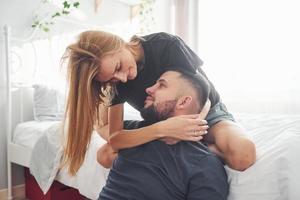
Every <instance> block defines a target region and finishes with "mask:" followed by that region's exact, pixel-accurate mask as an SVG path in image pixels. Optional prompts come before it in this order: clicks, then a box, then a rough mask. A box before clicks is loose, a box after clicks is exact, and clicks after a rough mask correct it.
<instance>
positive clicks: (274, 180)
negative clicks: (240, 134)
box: [14, 114, 300, 200]
mask: <svg viewBox="0 0 300 200" xmlns="http://www.w3.org/2000/svg"><path fill="white" fill-rule="evenodd" d="M235 116H236V118H237V120H238V121H239V122H240V123H241V124H242V125H243V126H244V127H245V129H246V130H247V133H248V135H249V137H251V138H252V140H253V141H254V143H255V144H256V147H257V162H256V163H255V164H254V165H253V166H251V167H250V168H249V169H247V170H246V171H244V172H238V171H235V170H232V169H230V168H228V167H226V170H227V173H228V180H229V182H230V193H229V197H228V200H257V199H258V200H277V199H278V200H282V199H290V200H294V199H295V200H296V199H300V171H299V170H298V167H299V166H300V116H299V115H254V114H253V115H249V114H236V115H235ZM56 123H57V122H56ZM51 126H52V127H53V126H55V122H49V123H48V122H46V123H41V122H26V123H24V124H20V125H19V126H18V127H19V128H17V129H16V131H15V135H14V141H15V143H17V144H20V145H24V146H28V147H31V148H32V147H33V146H34V143H35V141H34V140H36V141H37V140H38V138H39V137H40V136H41V135H42V134H43V133H42V132H43V131H46V130H47V129H48V128H49V127H51ZM32 127H35V128H36V130H35V131H29V132H30V134H28V133H27V132H26V131H27V130H31V128H32ZM35 128H34V129H35ZM104 142H105V141H104V140H103V139H101V138H100V137H99V136H98V135H97V134H94V135H93V139H92V142H91V145H90V147H89V149H88V153H87V156H86V159H85V161H84V164H83V165H82V167H81V168H80V170H79V172H78V174H77V176H75V177H70V176H69V175H68V174H67V172H66V170H64V169H63V170H60V172H59V174H58V175H57V177H56V179H57V180H58V181H60V182H62V183H64V184H66V185H69V186H71V187H74V188H78V189H79V191H80V193H81V194H83V195H85V196H87V197H88V198H91V199H97V197H98V194H99V192H100V191H101V189H102V186H103V185H104V184H105V180H106V177H107V174H108V170H107V169H104V168H103V167H101V166H100V165H99V164H98V163H97V161H96V151H97V149H98V148H99V147H100V146H101V145H102V144H103V143H104Z"/></svg>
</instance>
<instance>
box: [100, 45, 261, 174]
mask: <svg viewBox="0 0 300 200" xmlns="http://www.w3.org/2000/svg"><path fill="white" fill-rule="evenodd" d="M134 55H136V56H134ZM143 55H144V54H143V50H142V48H141V47H140V48H138V49H137V51H136V52H135V53H134V54H132V53H131V51H129V50H128V49H126V48H125V47H124V49H122V50H121V51H120V52H119V53H114V54H108V55H107V56H104V57H103V58H102V61H101V63H100V72H99V74H98V75H97V77H96V79H97V80H98V81H101V82H107V81H111V82H119V81H121V82H127V80H131V79H134V78H135V77H136V75H137V65H136V63H137V62H138V61H139V60H141V59H142V58H143ZM175 82H176V81H175ZM156 84H157V83H156ZM153 87H156V86H155V85H154V86H153ZM146 91H147V90H146ZM172 92H175V91H172ZM172 92H170V94H172ZM158 98H159V97H158ZM151 101H153V99H151V96H150V97H149V98H148V97H147V99H146V102H145V104H146V105H147V104H148V103H151ZM123 110H124V108H123V104H118V105H114V106H111V107H109V108H108V116H107V119H102V120H103V126H101V127H98V131H99V132H100V131H101V130H108V133H107V136H106V137H107V138H108V141H109V143H110V146H111V148H112V149H113V152H117V151H118V150H119V149H124V148H130V147H135V146H138V145H141V144H144V143H147V142H150V141H153V140H156V139H162V138H173V139H175V142H176V140H187V141H199V140H200V139H202V138H203V137H202V134H203V131H205V130H207V128H206V127H205V125H203V126H199V124H202V119H201V118H199V114H198V115H182V116H174V117H171V118H169V119H167V120H164V121H161V122H158V123H155V124H153V125H150V126H147V127H143V128H139V129H134V130H124V129H123ZM107 126H108V127H107ZM195 131H196V132H197V133H198V134H197V137H195V135H193V133H194V132H195ZM244 132H245V131H244V130H243V129H242V128H241V127H240V126H238V125H237V124H236V123H234V122H231V121H226V120H224V121H221V122H219V123H217V124H215V125H213V126H212V127H210V128H209V129H208V136H206V138H205V139H206V140H207V141H208V142H209V143H210V146H209V147H210V148H211V150H212V151H214V152H215V153H216V154H218V155H219V156H220V157H222V158H223V159H224V160H225V162H226V164H227V165H228V166H230V167H231V168H232V169H236V170H239V171H243V170H245V169H247V168H248V167H250V166H251V165H252V164H253V163H254V162H255V159H256V149H255V145H254V143H253V142H252V141H250V140H249V139H248V138H247V137H245V136H244V135H245V134H244Z"/></svg>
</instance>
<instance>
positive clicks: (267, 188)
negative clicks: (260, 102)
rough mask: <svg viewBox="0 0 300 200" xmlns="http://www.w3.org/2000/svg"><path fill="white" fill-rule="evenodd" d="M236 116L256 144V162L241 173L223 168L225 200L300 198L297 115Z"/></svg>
mask: <svg viewBox="0 0 300 200" xmlns="http://www.w3.org/2000/svg"><path fill="white" fill-rule="evenodd" d="M236 117H237V119H238V121H239V122H240V123H241V124H242V125H243V126H244V127H245V128H246V130H247V134H248V135H249V137H251V138H252V140H253V141H254V143H255V144H256V148H257V161H256V163H255V164H254V165H253V166H251V167H250V168H249V169H247V170H246V171H244V172H238V171H235V170H232V169H230V168H228V167H226V170H227V174H228V180H229V183H230V193H229V197H228V200H283V199H286V200H297V199H300V171H299V170H298V168H299V166H300V116H299V115H266V114H264V115H254V114H253V115H249V114H241V115H236Z"/></svg>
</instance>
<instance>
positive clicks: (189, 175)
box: [99, 122, 228, 200]
mask: <svg viewBox="0 0 300 200" xmlns="http://www.w3.org/2000/svg"><path fill="white" fill-rule="evenodd" d="M143 123H144V122H136V123H133V124H131V126H132V125H133V126H135V128H137V127H141V124H143ZM144 125H145V124H144ZM133 126H132V127H131V128H133ZM127 128H128V127H127ZM227 195H228V183H227V175H226V172H225V169H224V167H223V164H222V162H221V161H220V160H219V159H218V158H217V157H216V156H215V155H214V154H212V153H210V152H209V150H208V149H207V147H206V146H204V145H203V144H202V143H200V142H185V141H181V142H178V143H177V144H175V145H167V144H165V143H164V142H162V141H152V142H149V143H146V144H144V145H140V146H138V147H135V148H130V149H125V150H121V151H120V152H119V155H118V157H117V158H116V160H115V162H114V163H113V166H112V169H111V170H110V173H109V176H108V179H107V183H106V185H105V186H104V187H103V189H102V191H101V193H100V196H99V199H101V200H119V199H120V200H121V199H122V200H123V199H128V200H129V199H130V200H143V199H149V200H156V199H157V200H177V199H178V200H184V199H188V200H190V199H197V200H202V199H203V200H208V199H209V200H221V199H222V200H223V199H224V200H225V199H226V198H227Z"/></svg>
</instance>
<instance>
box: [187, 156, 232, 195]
mask: <svg viewBox="0 0 300 200" xmlns="http://www.w3.org/2000/svg"><path fill="white" fill-rule="evenodd" d="M228 191H229V184H228V182H227V175H226V172H225V169H224V167H223V164H222V163H221V161H220V160H219V159H218V158H217V157H216V156H213V155H208V156H207V157H205V158H203V159H202V160H201V164H200V165H199V166H196V173H194V174H193V176H192V177H191V178H190V181H189V185H188V193H187V195H186V199H187V200H226V199H227V195H228Z"/></svg>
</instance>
